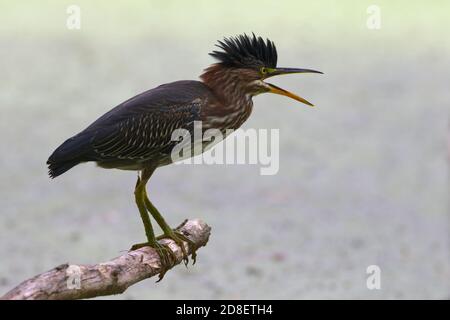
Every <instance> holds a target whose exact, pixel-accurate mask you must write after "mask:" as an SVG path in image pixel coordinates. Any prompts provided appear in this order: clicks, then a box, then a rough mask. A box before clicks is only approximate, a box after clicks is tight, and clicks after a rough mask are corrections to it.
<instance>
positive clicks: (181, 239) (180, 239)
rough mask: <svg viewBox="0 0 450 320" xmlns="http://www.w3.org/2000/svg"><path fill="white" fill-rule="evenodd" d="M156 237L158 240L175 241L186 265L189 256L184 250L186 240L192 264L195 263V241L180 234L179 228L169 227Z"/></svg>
mask: <svg viewBox="0 0 450 320" xmlns="http://www.w3.org/2000/svg"><path fill="white" fill-rule="evenodd" d="M156 239H158V240H161V239H172V240H173V241H175V243H176V244H177V245H178V246H179V247H180V248H181V251H182V252H183V261H184V264H185V265H186V266H187V264H188V263H189V258H188V257H189V254H188V252H187V251H186V248H185V246H184V243H185V242H187V244H188V246H189V247H190V249H191V257H192V264H195V261H196V260H197V253H196V251H197V250H196V247H195V243H194V242H193V241H192V240H191V239H189V238H188V237H186V236H185V235H184V234H182V233H181V232H180V231H179V230H177V229H175V230H172V229H169V230H168V231H166V232H164V234H163V235H160V236H159V237H157V238H156Z"/></svg>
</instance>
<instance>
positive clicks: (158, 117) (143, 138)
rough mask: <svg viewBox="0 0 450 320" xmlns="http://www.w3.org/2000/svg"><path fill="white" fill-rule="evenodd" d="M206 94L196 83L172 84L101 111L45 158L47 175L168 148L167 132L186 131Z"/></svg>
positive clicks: (140, 157)
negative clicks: (87, 125) (76, 166)
mask: <svg viewBox="0 0 450 320" xmlns="http://www.w3.org/2000/svg"><path fill="white" fill-rule="evenodd" d="M209 98H212V94H211V92H210V90H209V88H208V87H207V86H205V85H204V84H203V83H201V82H199V81H178V82H173V83H169V84H165V85H161V86H159V87H157V88H154V89H152V90H148V91H146V92H144V93H142V94H139V95H137V96H135V97H133V98H131V99H129V100H127V101H125V102H123V103H122V104H120V105H118V106H117V107H115V108H113V109H112V110H111V111H109V112H107V113H106V114H104V115H103V116H101V117H100V118H99V119H97V120H96V121H95V122H94V123H92V124H91V125H90V126H89V127H87V128H86V129H85V130H83V131H82V132H80V133H79V134H77V135H76V136H74V137H72V138H70V139H68V140H67V141H66V142H64V143H63V144H62V145H61V146H60V147H58V148H57V149H56V150H55V152H54V153H53V154H52V155H51V156H50V158H49V160H48V161H47V164H49V169H50V175H51V176H57V175H59V174H61V173H63V172H65V171H67V170H68V169H70V168H71V167H73V166H74V165H76V164H78V163H80V162H85V161H100V162H101V161H115V160H129V161H142V160H145V159H149V158H152V156H153V155H155V154H158V153H160V152H167V149H168V148H170V147H171V145H172V144H173V143H174V142H173V141H171V137H172V132H173V131H174V130H175V129H178V128H185V129H188V130H190V129H191V128H192V124H193V122H194V121H195V120H199V119H200V108H201V106H202V104H204V103H205V102H206V101H207V100H208V99H209Z"/></svg>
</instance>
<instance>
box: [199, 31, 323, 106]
mask: <svg viewBox="0 0 450 320" xmlns="http://www.w3.org/2000/svg"><path fill="white" fill-rule="evenodd" d="M216 46H217V47H218V48H220V49H221V50H219V51H213V52H211V53H210V55H211V56H212V57H214V58H216V59H217V60H218V63H216V64H214V65H212V66H211V67H209V68H208V69H206V72H205V73H204V74H203V75H202V79H203V80H204V81H205V80H206V81H205V82H215V83H216V84H215V86H220V85H221V84H222V85H226V84H227V80H229V81H233V82H234V84H233V85H234V86H235V88H236V89H238V90H240V91H245V92H246V93H249V94H251V95H257V94H261V93H265V92H270V93H276V94H280V95H284V96H287V97H289V98H292V99H294V100H297V101H300V102H302V103H305V104H307V105H309V106H313V105H312V104H311V103H310V102H308V101H307V100H305V99H303V98H302V97H299V96H298V95H296V94H293V93H291V92H289V91H287V90H284V89H282V88H280V87H277V86H276V85H273V84H271V83H268V82H265V81H264V80H266V79H267V78H270V77H273V76H278V75H283V74H291V73H322V72H320V71H316V70H311V69H300V68H280V67H277V49H276V48H275V44H274V43H273V42H272V41H270V40H269V39H267V40H266V41H264V39H263V38H261V37H256V36H255V34H253V35H252V36H248V35H246V34H244V35H240V36H237V37H231V38H225V39H224V40H223V41H218V44H217V45H216ZM215 78H217V79H215ZM214 80H218V81H214Z"/></svg>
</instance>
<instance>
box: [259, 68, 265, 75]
mask: <svg viewBox="0 0 450 320" xmlns="http://www.w3.org/2000/svg"><path fill="white" fill-rule="evenodd" d="M260 71H261V74H263V75H264V74H267V68H266V67H262V68H261V70H260Z"/></svg>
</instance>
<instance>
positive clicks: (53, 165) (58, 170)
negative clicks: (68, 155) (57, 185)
mask: <svg viewBox="0 0 450 320" xmlns="http://www.w3.org/2000/svg"><path fill="white" fill-rule="evenodd" d="M79 163H80V161H77V160H71V161H59V162H58V161H55V162H50V161H47V164H48V175H49V176H50V178H52V179H53V178H56V177H57V176H59V175H61V174H63V173H64V172H66V171H67V170H70V169H72V167H74V166H76V165H77V164H79Z"/></svg>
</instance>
